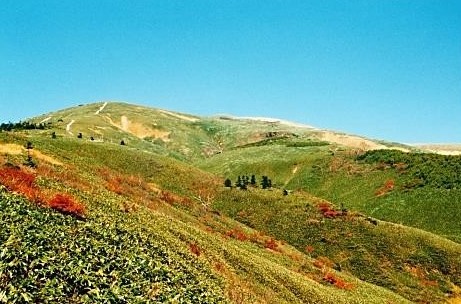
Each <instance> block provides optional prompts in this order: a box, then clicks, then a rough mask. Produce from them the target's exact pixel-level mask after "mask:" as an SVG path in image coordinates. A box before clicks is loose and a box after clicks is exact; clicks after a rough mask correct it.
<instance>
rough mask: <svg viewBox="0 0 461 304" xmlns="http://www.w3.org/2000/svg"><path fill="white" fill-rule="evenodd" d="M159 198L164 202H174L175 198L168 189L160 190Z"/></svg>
mask: <svg viewBox="0 0 461 304" xmlns="http://www.w3.org/2000/svg"><path fill="white" fill-rule="evenodd" d="M159 198H160V199H161V200H162V201H164V202H165V203H168V204H172V203H174V202H176V199H175V197H174V195H173V194H172V193H171V192H168V191H162V192H160V196H159Z"/></svg>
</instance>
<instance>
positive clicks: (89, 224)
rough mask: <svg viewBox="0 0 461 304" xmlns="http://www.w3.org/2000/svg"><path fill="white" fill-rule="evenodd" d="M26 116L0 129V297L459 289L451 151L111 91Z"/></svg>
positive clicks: (315, 298) (454, 292) (212, 297)
mask: <svg viewBox="0 0 461 304" xmlns="http://www.w3.org/2000/svg"><path fill="white" fill-rule="evenodd" d="M33 122H35V123H42V124H44V125H45V126H46V128H44V129H38V130H16V131H14V130H13V131H8V132H0V187H1V189H0V205H1V206H0V227H2V228H0V229H2V233H1V236H0V302H7V303H9V302H18V303H19V302H27V301H29V302H47V301H48V302H72V303H84V302H88V303H90V302H107V301H108V302H130V303H136V302H139V303H146V302H149V301H150V302H158V301H162V302H180V303H183V302H186V303H187V302H189V303H197V302H206V303H222V302H233V303H365V302H366V303H405V302H411V301H416V302H428V303H429V302H430V303H435V302H444V301H447V300H449V301H452V302H453V303H456V302H455V301H456V300H457V299H458V300H459V297H460V295H459V287H457V286H461V282H460V280H459V278H460V277H461V260H460V258H459V257H460V256H461V247H460V246H461V245H459V241H460V240H459V239H458V237H459V235H461V229H460V227H459V223H460V220H459V215H458V213H457V212H456V210H457V209H456V208H458V207H457V206H459V197H460V195H459V192H457V191H459V188H458V184H457V181H458V175H457V174H458V173H457V172H459V171H458V169H456V168H457V167H456V166H457V164H458V162H457V160H454V161H453V159H452V158H447V159H445V158H444V159H441V158H437V157H436V156H432V157H431V161H433V162H432V163H431V164H430V165H428V166H423V167H421V166H420V165H421V163H428V162H427V161H426V160H425V159H418V157H419V156H418V155H414V156H413V154H395V153H397V152H391V153H390V154H389V153H387V152H386V153H387V154H386V153H384V152H383V153H382V154H380V153H381V152H378V153H377V154H373V153H374V152H368V153H365V154H364V153H363V151H362V152H360V153H359V152H358V151H359V150H357V149H356V147H357V144H356V143H357V140H358V143H359V144H358V146H363V145H373V143H372V142H371V141H364V142H362V141H361V139H358V138H356V137H348V136H346V135H338V134H331V133H322V132H323V131H320V130H314V129H312V128H306V127H302V126H297V125H290V124H286V123H279V122H273V121H261V120H249V119H243V120H242V119H234V118H229V117H216V118H200V117H195V116H190V115H185V114H181V113H174V112H169V111H165V110H159V109H149V108H144V107H139V106H132V105H128V104H122V103H108V104H106V103H97V104H90V105H84V106H79V107H76V108H72V109H67V110H62V111H58V112H55V113H50V114H47V115H43V116H41V117H38V118H36V119H34V120H33ZM53 132H54V134H55V136H52V134H53ZM79 133H82V135H81V136H78V134H79ZM322 134H329V135H328V136H325V135H322ZM53 137H54V138H53ZM78 137H81V138H78ZM91 137H93V139H91ZM327 139H331V140H332V141H329V140H327ZM339 139H341V140H343V139H346V140H347V144H349V146H347V145H341V144H340V143H339V142H340V140H339ZM122 140H123V141H124V143H125V145H120V142H121V141H122ZM333 141H334V142H333ZM27 142H30V143H31V144H30V145H29V146H30V147H32V149H30V150H29V153H30V155H31V159H29V160H27V153H28V152H27V150H26V149H25V148H24V146H26V143H27ZM351 142H352V144H351ZM354 147H355V148H354ZM393 153H394V154H393ZM397 156H398V157H400V158H402V159H399V161H395V158H396V157H397ZM31 161H32V162H31ZM418 164H419V165H418ZM440 164H443V165H444V166H445V169H444V170H442V171H436V170H428V168H429V169H430V168H438V167H440V166H439V165H440ZM31 165H36V166H34V167H31ZM442 167H443V166H442ZM198 168H200V169H198ZM414 168H420V169H419V170H415V169H414ZM418 172H419V173H421V172H423V175H421V174H420V175H417V174H419V173H418ZM445 172H452V173H450V174H449V176H450V178H448V179H446V178H442V179H438V177H440V175H441V174H442V175H443V173H445ZM253 174H254V175H256V177H257V179H258V180H257V183H258V185H259V183H260V182H261V176H262V175H266V176H268V177H269V178H271V179H272V184H273V188H272V189H268V190H262V189H260V187H254V186H250V187H249V190H247V191H242V190H238V189H235V188H233V189H231V188H225V187H223V181H224V178H226V177H229V178H230V179H231V180H232V182H233V183H234V182H235V181H236V180H237V177H238V176H241V175H249V176H251V175H253ZM415 174H416V175H415ZM415 176H416V177H418V178H419V179H418V180H416V179H415V178H414V177H415ZM436 177H437V178H436ZM415 180H416V181H417V182H415ZM1 185H3V186H1ZM440 185H443V186H441V187H439V186H440ZM447 185H448V186H447ZM282 189H288V190H290V191H289V192H290V194H289V195H287V196H285V195H283V193H282ZM423 199H424V200H423ZM398 206H400V207H398ZM440 208H442V209H443V210H440ZM346 209H347V210H346ZM359 212H362V213H359ZM370 216H373V218H372V217H370ZM375 218H380V219H385V220H387V221H388V222H384V221H379V220H377V219H375ZM447 219H449V220H447ZM392 222H394V223H392ZM395 223H397V224H395ZM398 223H402V224H403V225H399V224H398ZM404 225H410V226H413V227H416V228H421V229H422V230H420V229H415V228H409V227H407V226H404ZM3 227H5V228H3ZM424 230H425V231H424ZM449 239H451V240H449ZM456 242H458V243H456Z"/></svg>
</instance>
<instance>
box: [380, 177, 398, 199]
mask: <svg viewBox="0 0 461 304" xmlns="http://www.w3.org/2000/svg"><path fill="white" fill-rule="evenodd" d="M394 187H395V181H394V180H393V179H388V180H387V181H386V182H385V183H384V185H383V186H381V187H380V188H378V189H377V190H376V191H375V195H376V196H382V195H384V194H386V193H388V192H389V191H392V190H394Z"/></svg>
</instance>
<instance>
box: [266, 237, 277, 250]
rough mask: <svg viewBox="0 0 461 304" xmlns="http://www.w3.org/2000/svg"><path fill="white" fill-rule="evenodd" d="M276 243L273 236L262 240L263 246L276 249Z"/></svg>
mask: <svg viewBox="0 0 461 304" xmlns="http://www.w3.org/2000/svg"><path fill="white" fill-rule="evenodd" d="M278 246H279V245H278V244H277V242H276V240H275V239H274V238H270V239H268V240H266V241H265V242H264V248H267V249H270V250H274V251H278Z"/></svg>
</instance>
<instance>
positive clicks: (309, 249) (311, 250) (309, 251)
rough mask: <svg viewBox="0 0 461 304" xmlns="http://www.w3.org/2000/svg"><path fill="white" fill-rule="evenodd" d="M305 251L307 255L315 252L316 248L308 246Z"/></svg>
mask: <svg viewBox="0 0 461 304" xmlns="http://www.w3.org/2000/svg"><path fill="white" fill-rule="evenodd" d="M305 250H306V252H307V253H312V252H314V247H313V246H311V245H307V246H306V248H305Z"/></svg>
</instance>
